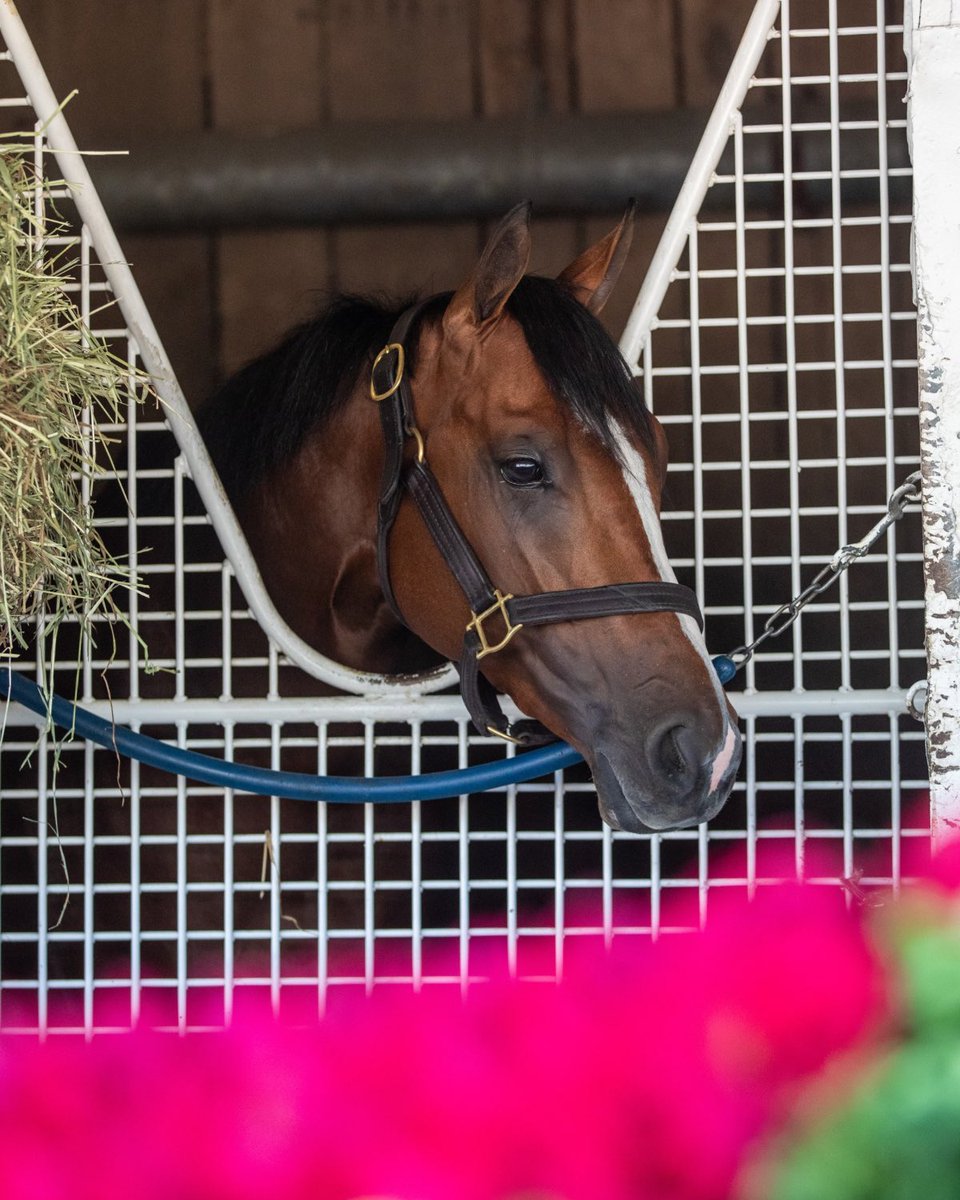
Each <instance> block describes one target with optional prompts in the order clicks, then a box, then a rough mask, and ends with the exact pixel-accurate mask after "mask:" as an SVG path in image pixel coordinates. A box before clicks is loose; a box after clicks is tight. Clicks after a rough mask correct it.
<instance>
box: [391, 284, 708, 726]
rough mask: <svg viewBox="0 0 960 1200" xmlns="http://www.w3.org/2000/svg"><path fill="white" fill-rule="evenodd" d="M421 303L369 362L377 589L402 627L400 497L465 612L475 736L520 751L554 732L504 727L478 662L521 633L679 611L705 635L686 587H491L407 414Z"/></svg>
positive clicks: (468, 697) (465, 674)
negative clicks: (377, 440)
mask: <svg viewBox="0 0 960 1200" xmlns="http://www.w3.org/2000/svg"><path fill="white" fill-rule="evenodd" d="M426 303H429V301H424V303H423V304H418V305H414V306H413V307H412V308H408V309H407V310H406V311H405V312H404V313H403V314H402V315H401V316H400V318H399V320H398V321H397V323H396V324H395V325H394V327H393V330H392V331H391V333H390V340H389V342H388V343H387V345H386V346H384V348H383V349H382V350H381V351H380V353H379V354H378V355H377V357H376V359H375V360H374V363H373V369H372V372H371V379H370V395H371V398H372V399H374V400H375V401H377V404H378V406H379V409H380V420H381V424H382V427H383V438H384V448H385V458H384V468H383V477H382V480H381V484H380V500H379V503H378V507H377V568H378V571H379V574H380V585H381V587H382V588H383V593H384V595H385V596H386V598H387V602H388V603H389V605H390V607H391V608H392V609H393V612H394V613H395V614H396V616H397V618H398V620H400V621H401V622H402V623H403V624H406V622H405V621H404V618H403V614H402V613H401V612H400V609H399V607H398V605H397V600H396V596H395V595H394V592H393V588H392V586H391V583H390V563H389V558H388V553H387V551H388V543H389V538H390V530H391V528H392V526H393V522H394V519H395V518H396V515H397V510H398V509H399V507H400V502H401V500H402V499H403V496H404V495H405V494H409V496H410V497H411V499H412V500H413V501H414V503H415V504H416V506H417V508H418V510H419V512H420V515H421V517H422V518H423V522H424V524H425V525H426V527H427V530H428V531H429V533H430V536H431V537H432V538H433V540H434V542H435V544H436V546H437V548H438V550H439V551H440V554H441V555H442V557H443V559H444V562H446V564H447V566H448V567H449V569H450V571H451V573H452V574H453V577H454V578H455V579H456V581H457V583H458V584H459V585H460V589H461V591H462V592H463V594H464V595H465V596H466V598H467V603H468V604H469V605H470V613H471V619H470V621H469V622H468V623H467V626H466V629H465V631H464V638H463V650H462V652H461V655H460V662H459V664H458V669H459V672H460V691H461V694H462V696H463V701H464V703H465V705H466V706H467V711H468V712H469V713H470V716H471V718H472V720H473V723H474V725H475V726H476V728H477V729H478V731H479V732H481V733H492V734H495V735H496V736H497V737H501V738H504V739H505V740H506V741H509V742H515V743H517V744H518V745H523V746H532V745H539V744H541V743H543V742H549V741H554V740H555V737H554V735H553V734H552V733H550V731H549V730H548V729H545V728H544V726H543V725H541V724H540V723H539V721H531V720H527V719H524V720H521V721H515V722H514V723H513V724H511V723H510V722H509V721H508V720H507V718H506V716H505V715H504V713H503V709H502V708H501V707H500V702H499V700H498V699H497V692H496V689H495V688H494V687H493V685H492V684H491V683H490V682H489V680H487V679H486V678H485V677H484V676H483V675H481V674H480V669H479V668H480V663H481V662H482V660H483V659H484V658H486V657H487V656H488V655H491V654H496V653H498V652H499V651H501V650H503V649H504V647H506V646H507V645H509V644H510V642H511V641H512V640H513V638H514V637H515V636H516V635H517V634H518V633H519V632H520V630H521V629H524V628H526V627H533V626H535V625H547V624H551V623H553V622H555V621H581V620H588V619H593V618H597V617H612V616H621V615H624V614H627V613H636V612H676V613H683V614H685V615H687V616H690V617H693V619H694V620H695V621H696V622H697V623H698V625H699V626H700V628H701V630H702V629H703V616H702V614H701V612H700V605H699V604H698V603H697V598H696V596H695V595H694V593H693V592H692V591H691V590H690V588H687V587H683V586H682V585H681V584H678V583H665V582H662V581H661V582H643V583H615V584H606V585H605V586H603V587H594V588H569V589H567V590H565V591H555V592H539V593H536V594H534V595H530V596H514V595H513V594H512V593H509V592H508V593H506V594H505V593H503V592H501V591H500V589H499V588H497V587H495V586H494V585H493V583H492V581H491V579H490V577H489V575H488V574H487V572H486V571H485V570H484V567H483V564H482V563H481V562H480V560H479V558H478V557H477V555H476V553H475V552H474V549H473V547H472V546H471V545H470V543H469V541H468V540H467V538H466V536H465V535H464V533H463V530H462V529H461V528H460V526H459V525H458V524H457V521H456V519H455V517H454V516H453V513H451V511H450V508H449V506H448V505H447V502H446V500H445V498H444V496H443V492H442V491H441V490H440V485H439V484H438V483H437V480H436V477H435V476H434V474H433V472H432V471H431V470H430V467H429V466H428V464H427V461H426V455H425V452H424V441H423V436H422V435H421V433H420V431H419V429H418V428H417V425H416V422H415V420H414V416H413V398H412V395H411V393H410V384H409V381H408V378H407V375H406V372H405V365H406V364H405V340H406V337H407V335H408V334H409V332H410V328H411V326H412V324H413V322H414V320H415V318H416V317H417V315H418V314H419V313H420V311H421V310H422V308H423V307H424V304H426ZM409 438H413V439H414V440H415V441H416V444H417V456H416V458H415V460H414V461H412V462H410V463H409V464H405V463H404V447H405V444H406V442H407V440H408V439H409Z"/></svg>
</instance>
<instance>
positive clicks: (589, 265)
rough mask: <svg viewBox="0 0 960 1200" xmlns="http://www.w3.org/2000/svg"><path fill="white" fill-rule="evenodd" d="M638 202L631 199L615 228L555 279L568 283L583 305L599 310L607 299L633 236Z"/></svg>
mask: <svg viewBox="0 0 960 1200" xmlns="http://www.w3.org/2000/svg"><path fill="white" fill-rule="evenodd" d="M636 207H637V203H636V201H635V200H631V201H630V203H629V204H628V205H627V211H626V212H625V213H624V214H623V219H622V220H621V222H620V224H619V225H618V226H617V227H616V229H614V230H611V232H610V233H608V234H607V236H606V237H605V238H601V239H600V241H599V242H597V244H596V245H595V246H591V247H590V249H589V250H584V252H583V253H582V254H581V255H580V257H579V258H575V259H574V260H573V262H572V263H571V264H570V266H569V267H567V269H566V270H565V271H561V272H560V274H559V275H558V276H557V278H558V279H559V280H560V282H561V283H565V284H567V285H568V286H569V287H570V288H571V289H572V291H573V294H574V295H575V296H576V297H577V299H578V300H579V301H580V303H581V304H582V305H584V307H585V308H588V309H589V310H590V311H591V312H592V313H598V312H599V311H600V309H601V308H603V306H604V304H606V302H607V297H608V296H609V295H610V293H611V292H612V291H613V288H614V285H615V284H616V282H617V280H618V279H619V277H620V272H621V270H622V269H623V264H624V263H625V262H626V259H627V253H628V251H629V250H630V241H631V239H632V238H633V215H634V212H635V211H636Z"/></svg>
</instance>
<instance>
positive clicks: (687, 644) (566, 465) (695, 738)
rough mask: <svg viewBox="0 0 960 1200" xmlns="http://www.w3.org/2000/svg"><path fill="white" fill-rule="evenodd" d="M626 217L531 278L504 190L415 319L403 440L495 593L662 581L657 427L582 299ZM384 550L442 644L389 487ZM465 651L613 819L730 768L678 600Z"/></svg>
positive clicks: (688, 805)
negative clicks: (451, 275) (442, 294)
mask: <svg viewBox="0 0 960 1200" xmlns="http://www.w3.org/2000/svg"><path fill="white" fill-rule="evenodd" d="M631 225H632V212H630V211H628V213H627V215H626V216H625V217H624V219H623V220H622V221H621V222H620V224H619V225H618V226H617V228H616V229H614V230H613V231H612V232H611V233H610V234H609V235H608V236H607V237H605V238H604V239H603V240H602V241H600V242H599V243H597V244H596V245H595V246H593V247H591V248H590V249H589V250H587V251H586V252H585V253H584V254H582V255H581V256H580V257H579V258H577V259H576V260H575V261H574V262H573V263H572V264H571V265H570V266H569V267H567V269H566V270H565V271H563V272H562V274H561V275H560V276H559V277H558V278H557V279H556V280H553V279H550V280H548V279H543V278H539V277H535V276H527V275H525V271H526V267H527V262H528V258H529V248H530V237H529V209H528V206H521V207H519V208H517V209H515V210H514V211H513V212H512V213H510V214H509V215H508V216H507V217H506V218H505V219H504V221H503V222H501V224H500V225H499V227H498V228H497V229H496V231H495V232H494V233H493V235H492V236H491V238H490V240H489V242H488V244H487V246H486V248H485V249H484V251H483V253H482V255H481V257H480V259H479V262H478V264H477V266H476V268H475V269H474V271H473V273H472V274H471V276H470V277H469V279H467V280H466V282H465V283H464V284H463V285H462V286H461V287H460V288H459V290H457V291H456V293H455V294H454V295H453V296H452V298H451V299H450V300H449V302H448V303H446V305H445V307H443V308H442V309H441V310H440V311H439V312H437V313H436V315H431V314H430V312H429V311H428V313H427V314H425V315H424V317H423V319H422V321H421V323H420V326H419V336H418V339H417V344H416V353H415V361H414V362H413V363H412V364H411V367H410V368H408V370H409V389H410V396H411V399H412V404H413V407H414V409H415V421H416V432H417V433H418V443H419V445H417V444H415V443H414V441H413V440H412V439H411V441H410V444H409V445H408V447H407V450H406V453H407V455H408V457H409V456H414V455H417V454H420V455H421V456H423V457H424V458H425V459H426V461H427V462H429V464H430V468H431V469H432V473H433V475H434V477H435V479H436V483H437V485H438V489H439V492H440V493H441V494H442V496H443V498H444V499H445V501H446V504H447V505H448V506H449V510H450V512H451V513H452V514H453V515H454V517H455V519H456V523H457V524H458V525H459V527H460V529H461V530H462V531H463V534H464V536H465V538H466V541H467V542H468V543H469V545H470V546H471V547H472V548H473V551H474V553H475V555H476V557H477V558H478V559H479V561H480V563H482V565H483V568H484V569H485V571H486V573H487V575H488V576H489V578H490V579H491V580H492V581H493V582H494V583H495V584H496V586H497V588H498V589H499V591H500V592H501V593H502V594H510V593H512V594H514V595H516V596H521V595H532V594H537V593H543V592H564V591H566V590H568V589H584V588H600V587H608V585H616V584H635V583H638V582H640V583H650V584H652V583H656V582H658V581H663V582H666V583H668V584H669V583H675V576H674V574H673V571H672V569H671V567H670V564H669V561H668V559H667V555H666V551H665V549H664V544H663V538H662V535H661V529H660V520H659V515H660V501H661V494H662V490H663V486H664V481H665V477H666V470H667V444H666V438H665V436H664V433H663V430H662V428H661V426H660V424H659V422H658V421H657V420H656V418H655V417H654V416H653V414H652V413H651V412H649V410H648V409H647V408H646V407H645V405H644V403H643V400H642V397H641V394H640V392H639V391H638V389H637V387H636V385H635V382H634V381H633V379H632V377H631V373H630V371H629V369H628V367H627V365H626V363H625V362H624V360H623V358H622V357H621V356H620V354H619V351H618V350H617V347H616V346H615V344H614V343H613V341H612V340H611V339H610V337H609V336H608V334H607V333H606V331H605V330H604V328H603V326H602V325H601V324H600V322H599V321H598V319H597V316H596V314H597V313H598V312H599V311H600V309H601V308H602V306H603V304H604V302H605V300H606V298H607V296H608V295H609V293H610V291H611V289H612V287H613V286H614V283H615V282H616V279H617V276H618V274H619V272H620V269H621V267H622V265H623V261H624V259H625V257H626V252H627V249H628V246H629V241H630V233H631ZM388 566H389V576H390V586H391V588H392V592H393V598H394V602H395V605H396V607H397V609H398V611H399V613H400V614H401V615H402V619H403V621H404V623H405V624H406V625H407V626H408V628H409V629H411V630H412V631H413V632H414V633H416V634H417V635H418V637H419V638H421V639H422V640H423V641H424V642H426V643H427V644H428V645H429V646H431V647H433V648H434V649H435V650H437V651H439V652H440V653H441V654H443V655H445V656H446V657H448V658H451V659H453V660H456V659H457V658H458V657H459V656H460V654H461V646H462V643H463V639H464V628H465V625H466V624H467V623H468V621H469V619H470V617H471V613H470V608H469V606H468V605H467V603H466V601H465V598H464V593H463V589H462V586H461V585H460V584H458V582H457V580H456V579H455V577H454V575H453V574H452V573H451V571H450V569H449V563H448V561H447V556H445V555H444V554H442V553H441V551H440V549H439V548H438V546H437V544H436V539H435V537H434V536H431V533H430V531H429V530H428V528H427V527H426V524H425V521H424V519H423V513H422V511H418V509H417V507H415V506H414V505H413V504H411V503H409V502H408V501H406V502H402V503H400V505H399V508H398V511H397V514H396V519H395V521H394V524H393V528H392V530H391V533H390V537H389V551H388ZM501 615H502V614H495V617H496V616H501ZM498 636H499V635H498ZM480 669H481V670H482V672H483V674H484V675H485V676H486V678H487V679H488V680H489V681H490V683H492V684H493V685H495V687H496V688H497V689H499V690H501V691H503V692H505V693H507V694H508V695H509V696H511V697H512V698H513V700H514V701H515V702H516V704H517V705H518V707H519V708H520V709H521V710H522V711H523V712H524V713H526V714H528V715H529V716H530V717H533V718H535V719H536V720H538V721H539V722H541V723H542V724H543V725H544V726H546V728H547V729H549V730H550V731H552V733H554V734H556V736H557V737H560V738H563V739H564V740H566V741H568V742H570V743H571V744H572V745H573V746H575V747H576V748H577V749H578V750H579V751H580V752H581V753H582V754H583V756H584V758H585V759H586V760H587V762H588V763H589V765H590V768H591V770H592V772H593V777H594V781H595V783H596V787H597V793H598V797H599V803H600V810H601V814H602V816H603V818H604V820H605V821H607V823H608V824H610V825H612V826H613V827H614V828H617V829H626V830H633V831H638V830H641V829H643V828H649V829H654V830H664V829H674V828H682V827H684V826H689V825H693V824H696V823H698V822H700V821H705V820H708V819H709V818H711V817H712V816H714V815H715V814H716V812H717V811H718V810H719V809H720V807H721V806H722V804H723V803H724V801H725V800H726V798H727V796H728V794H729V792H730V790H731V788H732V786H733V779H734V776H735V774H736V771H737V767H738V765H739V760H740V752H741V742H740V735H739V732H738V730H737V727H736V714H735V713H734V711H733V709H732V708H731V706H730V704H729V702H728V701H727V699H726V696H725V695H724V693H723V690H722V688H721V687H720V685H719V682H718V679H717V677H716V674H715V672H714V670H713V668H712V666H711V662H710V658H709V656H708V654H707V651H706V647H705V644H704V642H703V638H702V636H701V631H700V627H699V625H698V623H697V621H696V620H694V619H693V617H692V616H690V615H684V614H682V613H678V612H676V611H653V612H636V611H634V612H630V613H620V614H619V615H612V616H602V617H599V618H597V619H590V620H558V621H556V622H555V623H551V624H547V625H543V626H541V627H537V628H528V629H521V630H520V631H519V632H518V633H517V635H516V636H513V637H512V638H510V640H509V644H506V645H504V646H503V648H502V649H500V650H499V652H497V653H490V654H488V655H486V656H484V658H483V662H482V663H481V664H480Z"/></svg>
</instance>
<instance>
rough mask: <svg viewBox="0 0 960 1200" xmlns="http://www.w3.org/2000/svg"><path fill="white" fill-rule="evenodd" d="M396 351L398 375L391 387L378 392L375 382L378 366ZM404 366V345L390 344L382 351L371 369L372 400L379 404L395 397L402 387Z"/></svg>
mask: <svg viewBox="0 0 960 1200" xmlns="http://www.w3.org/2000/svg"><path fill="white" fill-rule="evenodd" d="M394 350H396V352H397V373H396V375H395V376H394V378H393V383H392V384H391V385H390V387H388V388H387V390H386V391H385V392H378V391H377V385H376V383H375V382H374V376H375V372H376V370H377V366H378V365H379V363H380V360H381V359H382V358H386V356H387V355H388V354H392V353H393V351H394ZM403 365H404V354H403V345H402V344H401V343H400V342H389V343H388V344H387V345H386V346H384V348H383V349H382V350H381V351H380V353H379V354H378V355H377V357H376V358H375V359H374V360H373V366H372V367H371V368H370V399H371V400H376V401H377V403H378V404H379V403H380V401H381V400H386V399H387V397H388V396H392V395H393V393H394V392H395V391H396V390H397V388H398V387H399V386H400V381H401V380H402V379H403Z"/></svg>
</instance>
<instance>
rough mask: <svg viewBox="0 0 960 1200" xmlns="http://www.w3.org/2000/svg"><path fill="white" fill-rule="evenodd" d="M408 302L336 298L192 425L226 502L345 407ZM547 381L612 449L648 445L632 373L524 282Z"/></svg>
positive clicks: (571, 315)
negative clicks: (618, 439)
mask: <svg viewBox="0 0 960 1200" xmlns="http://www.w3.org/2000/svg"><path fill="white" fill-rule="evenodd" d="M451 294H452V293H450V292H445V293H443V294H441V295H438V296H435V297H434V298H433V299H432V300H431V301H430V302H429V304H427V305H426V306H425V308H424V310H423V313H422V314H421V316H420V318H419V321H418V322H417V324H416V325H415V326H414V328H413V330H412V331H411V334H410V338H409V346H408V362H409V364H410V369H411V370H414V369H415V366H416V344H417V334H418V331H419V324H420V323H421V322H422V321H423V320H429V319H430V318H431V317H432V316H436V315H439V313H440V312H442V311H443V309H444V308H445V307H446V305H447V303H448V302H449V300H450V296H451ZM406 307H407V305H406V304H396V305H394V304H384V303H379V302H377V301H374V300H370V299H366V298H360V297H356V296H339V297H337V298H336V299H335V300H333V301H332V303H331V304H330V305H329V306H328V307H327V308H326V309H325V310H324V311H323V312H322V313H321V314H320V315H319V316H318V317H316V318H314V319H313V320H311V321H308V322H306V323H305V324H303V325H300V326H299V327H298V328H296V329H294V330H293V331H292V332H291V333H290V334H288V336H287V337H286V338H285V339H284V340H283V341H282V342H281V343H280V344H279V345H278V346H277V347H275V348H274V349H273V350H270V351H269V352H268V353H266V354H264V355H263V356H262V357H260V358H257V359H255V360H254V361H253V362H250V363H248V364H247V365H246V366H245V367H243V368H242V369H241V370H240V371H238V372H237V374H236V375H234V376H233V377H232V378H231V379H229V380H227V382H226V383H225V384H224V385H223V387H221V388H220V390H219V391H218V392H217V393H216V394H215V395H214V396H213V397H212V399H211V400H210V401H209V402H208V403H207V405H206V406H205V407H204V408H203V410H202V412H201V413H200V417H199V424H200V430H201V432H202V433H203V436H204V440H205V441H206V444H207V449H208V450H209V452H210V456H211V458H212V459H213V462H214V465H215V466H216V468H217V471H218V472H219V474H220V478H221V480H222V481H223V485H224V488H225V489H226V492H227V495H228V496H229V497H230V500H231V501H232V502H233V503H236V502H237V501H238V500H240V499H241V498H242V497H243V496H244V495H245V494H246V493H247V492H248V491H249V490H250V489H251V488H252V487H253V486H254V485H255V484H257V483H258V482H259V481H260V480H261V479H263V478H264V477H265V476H267V475H269V474H271V473H273V472H274V471H275V470H278V469H279V468H280V467H282V466H283V464H284V463H286V462H289V461H290V459H291V458H293V456H294V455H295V454H296V453H297V451H298V450H299V449H300V447H301V446H302V445H303V443H304V441H305V440H306V439H307V438H308V437H309V435H310V434H311V433H313V432H314V431H315V430H316V429H318V428H320V427H321V426H322V425H323V424H324V423H325V422H326V421H327V420H329V419H330V418H331V417H332V416H333V414H334V413H335V412H336V411H337V410H338V408H339V407H340V406H341V405H342V404H343V403H344V402H345V401H346V399H347V397H348V396H349V394H350V392H351V390H352V388H353V385H354V383H355V381H356V379H357V376H358V375H359V374H360V372H361V370H364V369H367V368H369V365H370V363H371V362H372V360H373V357H374V355H375V354H376V353H377V351H378V350H379V349H380V348H381V347H382V346H383V345H384V343H385V342H386V341H387V338H388V336H389V333H390V330H391V328H392V327H393V324H394V322H395V321H396V319H397V317H398V316H399V315H400V313H401V312H403V310H404V308H406ZM507 311H508V312H509V313H510V314H511V316H513V317H514V318H515V320H516V321H517V322H518V323H519V325H520V327H521V328H522V329H523V332H524V335H525V337H526V339H527V344H528V345H529V347H530V351H531V353H532V354H533V357H534V360H535V361H536V363H537V365H538V366H539V368H540V370H541V371H542V372H543V375H544V378H545V379H546V381H547V383H548V384H549V386H550V387H551V389H552V390H553V392H554V393H555V395H557V396H558V397H559V398H560V399H562V400H563V401H564V402H565V403H566V404H567V405H568V406H569V407H570V409H571V411H572V412H573V413H574V414H575V416H576V417H577V418H578V420H580V421H581V422H582V423H583V424H584V425H585V426H586V428H587V429H589V430H590V431H591V432H592V433H593V434H594V435H595V436H596V437H598V438H599V439H600V440H601V442H603V444H604V445H606V446H607V447H608V448H610V449H614V445H615V443H614V431H613V423H614V422H617V423H619V424H620V425H623V426H624V427H625V428H627V429H630V430H632V431H633V432H634V433H636V434H637V435H639V437H640V438H641V439H642V441H643V442H644V444H645V445H647V446H651V444H652V438H653V433H652V428H651V423H650V417H649V413H648V412H647V410H646V408H645V407H644V405H643V401H642V399H641V396H640V393H639V391H638V390H637V388H636V386H635V385H634V383H633V381H632V379H631V375H630V370H629V368H628V367H627V364H626V363H625V362H624V360H623V358H622V357H621V355H620V352H619V351H618V350H617V347H616V346H615V345H614V343H613V341H612V340H611V338H610V336H609V334H608V333H607V332H606V330H605V329H604V328H603V326H602V325H601V324H600V322H599V321H598V320H597V319H596V318H595V317H594V316H593V315H592V314H591V313H589V312H588V311H587V310H586V309H585V308H584V307H583V305H582V304H580V302H579V301H578V300H577V299H576V298H575V297H574V296H573V295H572V294H571V292H570V291H569V290H568V289H567V288H566V287H565V286H564V285H562V284H560V283H558V282H557V281H556V280H553V279H545V278H542V277H540V276H537V275H527V276H524V278H523V279H522V280H521V281H520V283H519V285H518V286H517V287H516V289H515V290H514V292H513V294H512V295H511V297H510V299H509V301H508V302H507Z"/></svg>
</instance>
